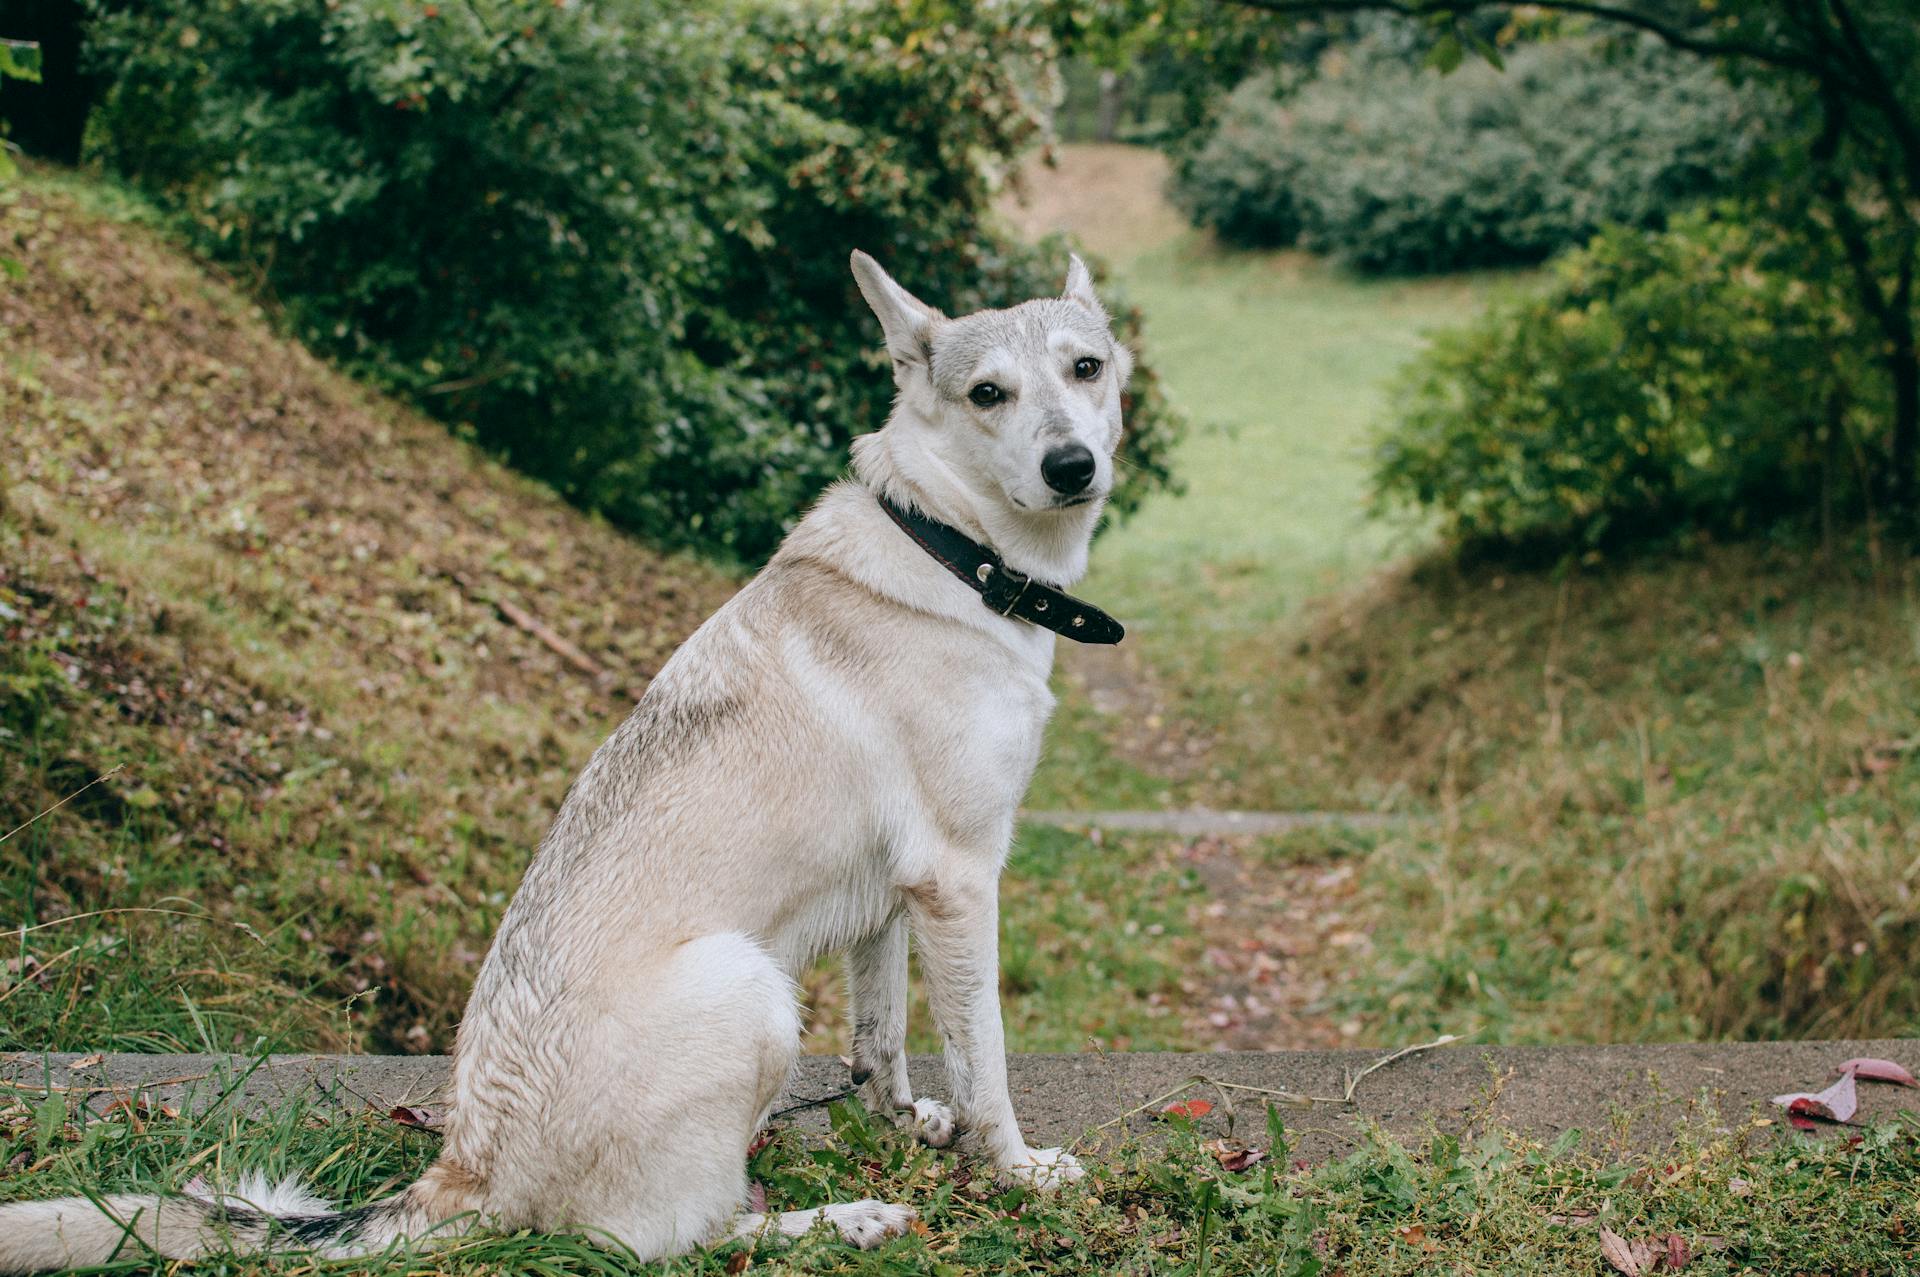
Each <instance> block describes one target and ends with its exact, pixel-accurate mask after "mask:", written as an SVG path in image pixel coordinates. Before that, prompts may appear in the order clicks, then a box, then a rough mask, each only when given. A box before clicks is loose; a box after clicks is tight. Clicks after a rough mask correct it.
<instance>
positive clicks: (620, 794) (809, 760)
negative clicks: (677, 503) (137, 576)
mask: <svg viewBox="0 0 1920 1277" xmlns="http://www.w3.org/2000/svg"><path fill="white" fill-rule="evenodd" d="M853 272H854V276H855V278H856V279H857V280H858V282H859V285H860V291H861V292H862V293H863V294H864V295H865V296H866V299H867V301H868V303H869V304H870V305H871V306H872V307H873V310H874V313H875V314H876V315H878V316H879V319H880V323H881V326H882V327H883V328H884V329H885V331H886V344H887V350H888V352H889V354H890V355H891V356H892V359H893V374H894V380H895V382H896V383H897V385H898V390H899V393H898V398H897V400H896V403H895V406H894V410H893V413H892V415H891V416H890V417H889V419H888V421H887V423H886V426H885V428H884V429H882V430H880V431H877V432H876V433H873V434H870V435H867V436H865V437H864V438H861V439H860V440H858V441H857V442H856V443H855V445H854V450H853V456H854V464H853V469H854V475H855V478H854V479H853V480H852V481H849V482H843V483H839V484H836V485H835V486H834V487H833V488H831V489H829V490H828V491H827V493H826V494H825V495H824V496H823V497H822V498H821V499H820V501H819V503H818V504H817V505H816V506H815V507H814V508H813V510H812V511H811V512H810V513H809V514H808V515H807V516H806V518H805V519H804V520H802V521H801V523H800V524H799V525H798V526H797V527H796V528H794V530H793V532H792V534H791V535H789V536H788V537H787V539H786V542H785V544H783V545H782V546H781V548H780V550H779V552H778V553H777V554H776V555H775V556H774V557H773V560H772V561H771V562H770V563H769V564H768V565H767V567H766V569H765V570H764V571H763V572H761V573H760V574H759V576H757V577H756V578H755V579H754V580H753V581H752V582H751V583H749V584H748V585H747V586H746V587H745V588H744V589H742V590H741V591H740V593H739V594H738V595H737V596H736V597H735V598H734V599H733V600H732V601H731V602H729V603H728V604H727V605H726V606H725V607H723V608H721V609H720V611H719V612H718V613H716V614H715V615H714V616H713V617H712V618H711V619H710V620H709V621H707V623H706V624H705V625H703V626H701V627H700V629H699V630H698V631H697V632H696V633H695V634H694V635H693V636H692V637H691V638H689V639H688V640H687V642H686V643H685V644H684V645H683V646H682V647H681V648H680V650H679V651H678V652H677V653H676V654H675V655H674V657H673V659H672V660H670V661H669V662H667V665H666V667H665V668H664V669H662V670H661V671H660V675H659V677H658V678H656V679H655V680H654V682H653V684H652V686H651V687H649V688H648V689H647V693H646V695H645V696H644V697H643V698H642V699H641V701H640V704H639V707H638V708H637V709H636V710H635V711H634V713H633V714H632V716H631V717H629V718H628V719H627V720H626V722H625V723H624V724H622V725H621V727H620V728H619V729H618V730H617V731H615V732H614V734H613V735H612V737H611V738H609V739H608V740H607V742H606V743H605V744H604V745H602V746H601V747H600V748H599V750H598V751H596V752H595V754H594V756H593V759H592V761H590V762H589V763H588V764H587V767H586V770H585V771H584V772H582V773H581V775H580V778H579V779H578V780H577V781H576V782H575V783H574V786H573V789H572V791H571V792H570V793H569V794H568V795H567V799H566V802H565V804H564V805H563V806H562V807H561V809H560V814H559V816H558V818H557V819H556V820H555V821H554V824H553V828H552V830H551V831H550V832H549V833H548V834H547V837H546V839H545V840H544V842H543V843H542V844H541V847H540V850H539V853H538V854H537V855H536V856H535V857H534V859H533V862H532V864H531V865H530V866H529V868H528V870H527V875H526V878H525V880H524V881H523V882H522V883H521V886H520V890H519V892H518V893H517V894H516V895H515V897H514V899H513V903H512V905H511V906H510V907H509V908H508V910H507V913H506V916H505V918H504V919H503V920H502V922H501V925H500V934H499V937H498V938H497V940H496V941H495V943H494V946H493V949H492V951H491V952H490V953H488V955H487V958H486V961H485V963H484V964H483V965H482V966H481V969H480V974H479V978H478V980H477V981H476V983H475V985H474V990H473V997H472V1000H471V1001H470V1002H469V1004H468V1006H467V1012H466V1018H465V1020H464V1021H463V1022H462V1024H461V1026H460V1032H459V1040H458V1043H457V1046H456V1051H455V1064H454V1074H453V1104H452V1108H451V1115H450V1117H449V1120H448V1124H447V1129H446V1143H445V1148H444V1151H443V1152H442V1154H441V1156H440V1159H439V1160H438V1161H437V1162H436V1163H435V1164H434V1165H433V1166H432V1167H431V1168H430V1169H429V1170H428V1171H427V1172H426V1174H425V1175H424V1176H423V1177H422V1178H421V1179H420V1181H419V1182H418V1183H416V1184H414V1185H413V1186H412V1187H410V1188H408V1189H406V1190H405V1191H404V1192H401V1193H399V1194H398V1195H396V1196H393V1197H390V1198H387V1199H385V1200H382V1201H379V1202H375V1203H373V1204H371V1205H367V1206H361V1207H357V1208H354V1209H350V1210H346V1211H339V1212H336V1211H332V1210H329V1209H328V1208H327V1207H326V1205H325V1204H324V1203H321V1202H317V1201H314V1200H313V1199H311V1198H309V1197H307V1196H305V1194H303V1193H301V1192H300V1191H299V1189H298V1187H297V1186H296V1185H292V1184H289V1185H286V1186H282V1188H280V1189H269V1188H268V1187H267V1186H266V1185H265V1184H264V1183H258V1182H256V1183H253V1184H250V1185H242V1186H241V1190H240V1192H239V1193H238V1194H237V1195H236V1196H230V1197H226V1198H214V1197H211V1196H206V1195H201V1196H187V1197H164V1198H156V1197H150V1196H116V1197H107V1198H104V1199H103V1200H102V1203H101V1205H103V1206H104V1207H105V1209H104V1211H103V1210H102V1209H101V1206H96V1205H95V1204H94V1203H93V1202H91V1201H89V1200H87V1199H84V1198H70V1199H63V1200H59V1201H48V1202H34V1203H25V1204H19V1205H13V1206H5V1207H0V1272H31V1271H37V1270H41V1269H47V1268H58V1267H66V1266H71V1265H77V1264H97V1263H102V1262H105V1261H106V1260H107V1259H108V1258H109V1257H110V1256H112V1255H114V1254H115V1253H116V1252H125V1253H131V1254H137V1253H139V1248H140V1247H141V1246H145V1247H151V1248H152V1249H153V1250H154V1251H157V1252H158V1253H160V1254H162V1255H165V1256H169V1257H190V1256H194V1255H198V1254H201V1253H204V1252H208V1251H218V1250H221V1249H223V1248H225V1247H229V1246H233V1247H238V1248H240V1249H254V1250H257V1249H279V1248H282V1247H285V1248H287V1249H299V1248H311V1249H314V1250H317V1251H318V1252H320V1253H322V1254H325V1255H331V1256H341V1255H354V1254H365V1253H368V1252H370V1251H373V1250H376V1249H379V1248H381V1247H384V1246H386V1245H388V1244H389V1243H391V1242H392V1241H394V1240H395V1239H399V1238H413V1239H421V1238H429V1237H440V1236H446V1235H448V1234H450V1233H455V1232H464V1231H468V1230H471V1229H476V1228H486V1229H503V1230H512V1229H521V1228H533V1229H540V1230H564V1229H582V1230H588V1231H592V1232H597V1233H603V1234H606V1235H608V1236H610V1237H612V1238H615V1239H617V1240H618V1241H619V1242H621V1243H624V1244H625V1245H627V1246H629V1247H631V1248H632V1249H633V1250H634V1251H635V1252H637V1253H638V1254H639V1255H640V1256H642V1257H646V1258H652V1257H657V1256H665V1255H670V1254H674V1253H677V1252H681V1251H684V1250H687V1249H689V1248H692V1247H696V1246H700V1245H703V1244H705V1243H708V1242H711V1241H714V1240H716V1239H720V1238H725V1237H727V1236H729V1235H737V1234H746V1233H753V1232H757V1231H760V1230H762V1229H768V1228H777V1229H778V1230H779V1231H780V1232H782V1233H786V1234H791V1235H798V1234H799V1233H802V1232H804V1231H806V1230H807V1229H808V1228H810V1227H812V1226H813V1225H814V1224H815V1223H816V1222H817V1221H819V1220H822V1219H824V1220H826V1221H827V1222H829V1223H831V1224H832V1225H833V1226H834V1227H835V1228H836V1229H838V1230H839V1232H840V1233H841V1234H842V1235H843V1236H844V1237H845V1238H846V1239H847V1240H848V1241H850V1242H853V1243H854V1244H856V1245H859V1246H871V1245H875V1244H878V1243H879V1242H880V1241H881V1240H883V1239H885V1238H887V1237H889V1236H893V1235H895V1234H897V1233H899V1232H901V1231H902V1230H903V1229H905V1228H906V1227H907V1226H908V1224H909V1223H910V1222H911V1221H912V1218H913V1212H912V1211H911V1209H909V1208H907V1207H904V1206H895V1205H887V1204H884V1203H881V1202H874V1201H863V1202H852V1203H847V1204H845V1205H838V1206H828V1207H825V1208H823V1209H821V1210H817V1211H793V1212H789V1213H787V1214H785V1215H780V1216H778V1217H776V1218H773V1219H767V1218H764V1217H762V1216H759V1215H754V1214H746V1215H743V1214H742V1212H743V1209H744V1207H745V1204H746V1201H747V1177H746V1151H747V1148H748V1145H749V1143H750V1141H751V1140H752V1139H753V1137H754V1134H755V1132H756V1131H757V1130H758V1129H759V1127H760V1125H761V1123H762V1121H763V1120H764V1118H765V1116H766V1114H767V1112H768V1110H769V1107H770V1106H771V1104H772V1103H773V1102H774V1100H775V1098H776V1097H777V1096H778V1095H779V1094H780V1093H781V1090H782V1087H783V1085H784V1084H785V1081H786V1078H787V1075H788V1072H789V1070H790V1068H791V1066H792V1065H793V1063H794V1060H795V1058H796V1056H797V1053H798V1051H799V1047H800V1016H799V1011H798V1009H797V1003H796V996H795V985H794V979H795V977H796V976H797V975H798V974H799V973H800V972H802V971H803V970H805V969H806V968H807V967H808V965H809V964H811V963H812V962H813V961H814V960H815V959H816V958H817V957H818V956H819V955H821V954H823V953H827V952H830V951H835V950H844V951H845V952H846V954H847V962H848V971H849V984H850V987H851V995H852V997H851V1001H852V1015H853V1040H854V1046H853V1059H854V1080H855V1082H856V1083H857V1084H858V1085H859V1088H860V1091H859V1093H860V1096H861V1098H862V1099H863V1100H864V1101H865V1103H866V1105H867V1107H868V1108H869V1109H871V1110H873V1111H875V1112H879V1113H885V1114H892V1115H895V1116H896V1118H897V1120H899V1121H901V1122H902V1123H904V1124H907V1125H910V1126H911V1128H912V1129H913V1130H914V1131H915V1132H917V1133H918V1135H919V1136H920V1138H922V1139H923V1140H925V1141H926V1142H927V1143H928V1144H931V1145H934V1146H936V1147H943V1146H945V1145H947V1144H949V1143H951V1142H952V1141H953V1140H954V1139H955V1138H956V1136H958V1137H960V1138H962V1139H963V1140H964V1141H965V1143H966V1145H967V1146H968V1147H970V1148H972V1149H974V1150H975V1151H977V1152H978V1153H979V1155H981V1156H983V1157H985V1158H987V1159H990V1160H991V1162H992V1163H993V1165H994V1166H995V1167H996V1168H998V1170H999V1171H1000V1172H1001V1173H1002V1174H1003V1175H1005V1176H1007V1177H1010V1178H1013V1179H1017V1180H1021V1181H1024V1182H1027V1183H1029V1184H1033V1185H1036V1186H1039V1187H1043V1188H1045V1187H1052V1186H1054V1185H1057V1184H1059V1183H1061V1182H1062V1181H1065V1180H1069V1179H1073V1178H1076V1177H1078V1176H1079V1175H1080V1174H1081V1171H1080V1168H1079V1166H1078V1165H1077V1164H1076V1163H1075V1161H1074V1159H1073V1158H1072V1157H1071V1156H1070V1155H1068V1154H1067V1153H1065V1152H1063V1151H1061V1150H1060V1149H1057V1148H1040V1149H1036V1148H1033V1147H1030V1146H1029V1145H1028V1144H1027V1141H1026V1140H1025V1139H1024V1138H1023V1137H1022V1135H1021V1132H1020V1126H1019V1123H1018V1121H1017V1120H1016V1119H1015V1117H1014V1113H1013V1104H1012V1102H1011V1100H1010V1098H1009V1097H1008V1093H1007V1069H1006V1052H1005V1045H1004V1041H1003V1037H1002V1029H1001V1020H1000V1005H999V962H998V953H997V939H998V925H999V906H998V892H999V878H1000V870H1001V866H1002V864H1003V862H1004V861H1005V859H1006V854H1007V848H1008V844H1009V842H1010V840H1011V838H1012V836H1013V827H1014V813H1015V809H1016V807H1017V806H1018V804H1019V801H1020V798H1021V795H1022V794H1023V793H1024V792H1025V790H1026V787H1027V782H1028V780H1029V779H1030V778H1031V775H1032V772H1033V767H1034V763H1035V761H1036V759H1037V758H1038V756H1039V752H1040V738H1041V732H1042V729H1043V727H1044V726H1045V724H1046V721H1047V717H1048V715H1049V713H1050V712H1051V710H1052V708H1053V697H1052V695H1051V693H1050V692H1049V691H1048V687H1047V678H1048V673H1049V671H1050V670H1051V668H1052V665H1053V647H1054V633H1055V632H1058V633H1063V634H1068V635H1070V636H1071V637H1074V638H1076V639H1082V640H1086V641H1093V642H1113V641H1116V640H1117V639H1118V637H1119V634H1120V630H1119V626H1118V625H1116V624H1115V623H1114V622H1113V621H1112V620H1111V618H1109V617H1107V616H1106V615H1105V614H1104V613H1101V612H1099V611H1098V610H1097V609H1095V608H1092V607H1089V606H1088V605H1086V604H1084V603H1081V602H1080V601H1079V600H1077V599H1074V598H1072V597H1071V596H1069V595H1066V594H1063V593H1061V592H1060V589H1059V588H1057V587H1063V586H1066V585H1069V584H1071V583H1072V582H1074V581H1075V580H1077V579H1078V578H1079V577H1080V576H1081V575H1082V574H1083V573H1084V571H1085V570H1086V565H1087V548H1088V543H1089V541H1090V540H1091V538H1092V534H1093V529H1094V524H1095V523H1096V522H1097V521H1098V519H1099V518H1100V512H1101V508H1102V506H1103V504H1104V502H1105V500H1106V497H1107V494H1108V492H1109V490H1110V489H1111V487H1112V484H1113V453H1114V449H1115V447H1116V446H1117V445H1118V443H1119V440H1120V424H1121V423H1120V412H1121V395H1122V391H1123V389H1124V388H1125V386H1126V383H1127V377H1128V374H1129V372H1130V370H1131V364H1132V360H1131V357H1130V356H1129V354H1128V352H1127V350H1126V349H1125V348H1124V347H1123V346H1121V345H1120V344H1119V343H1118V342H1116V341H1115V340H1114V338H1113V335H1112V332H1111V329H1110V325H1109V323H1108V320H1107V316H1106V313H1105V312H1104V311H1103V310H1102V308H1101V305H1100V303H1099V301H1098V300H1097V299H1096V298H1095V296H1094V293H1093V287H1092V281H1091V280H1090V279H1089V277H1088V274H1087V271H1086V268H1085V266H1083V265H1082V264H1081V262H1080V260H1079V259H1078V258H1075V259H1074V260H1073V263H1072V268H1071V271H1070V273H1069V274H1068V277H1067V284H1066V290H1065V293H1064V295H1063V296H1061V297H1059V298H1049V299H1045V300H1039V301H1030V302H1027V303H1025V304H1023V305H1020V306H1016V307H1014V308H1013V309H1011V310H1004V311H986V312H982V313H979V314H974V315H968V316H965V317H962V318H957V319H949V318H946V317H944V316H942V315H941V314H940V313H939V312H938V311H935V310H934V309H933V308H931V307H929V306H927V305H925V304H924V303H922V302H920V301H918V300H917V299H915V298H914V297H913V296H912V295H911V294H909V293H908V292H907V291H906V290H905V289H903V288H901V287H900V285H899V284H897V283H895V282H894V280H893V279H892V278H891V277H890V276H888V275H887V273H886V272H885V271H883V270H882V269H881V268H880V266H879V265H878V264H877V263H875V262H874V261H873V259H872V258H870V257H868V256H866V255H865V254H863V253H855V254H854V255H853ZM909 931H911V933H912V936H913V939H914V942H915V944H916V945H917V947H918V950H919V954H920V961H921V968H922V971H923V973H924V976H925V980H926V987H927V994H928V998H929V1000H930V1002H931V1007H932V1012H933V1018H934V1021H935V1023H936V1024H937V1025H938V1027H939V1029H940V1032H941V1033H942V1035H943V1036H944V1038H945V1041H946V1060H947V1067H948V1074H949V1079H950V1082H951V1089H952V1107H951V1109H949V1108H948V1107H947V1106H946V1105H943V1104H940V1103H937V1102H934V1101H931V1100H924V1099H922V1100H916V1099H915V1098H914V1095H913V1093H912V1091H911V1090H910V1089H909V1087H908V1082H907V1057H906V1050H905V1044H906V1020H907V1012H906V999H907V937H908V933H909Z"/></svg>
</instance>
